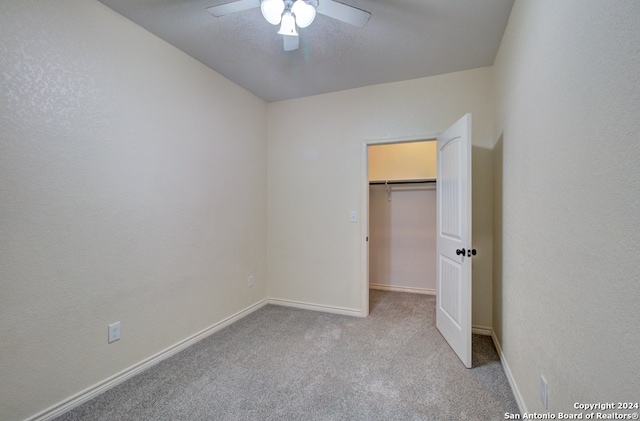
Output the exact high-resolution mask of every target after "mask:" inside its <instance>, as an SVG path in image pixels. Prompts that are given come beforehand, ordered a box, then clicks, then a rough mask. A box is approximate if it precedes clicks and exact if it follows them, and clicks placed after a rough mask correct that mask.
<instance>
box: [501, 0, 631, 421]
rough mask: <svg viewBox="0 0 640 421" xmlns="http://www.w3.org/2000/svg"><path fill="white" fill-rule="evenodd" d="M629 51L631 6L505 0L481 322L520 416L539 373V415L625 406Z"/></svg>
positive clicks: (533, 395) (533, 403)
mask: <svg viewBox="0 0 640 421" xmlns="http://www.w3.org/2000/svg"><path fill="white" fill-rule="evenodd" d="M639 45H640V3H639V2H637V1H635V0H631V1H608V2H602V1H598V0H591V1H584V0H580V1H577V0H575V1H562V2H558V1H518V2H516V4H515V6H514V8H513V11H512V14H511V18H510V20H509V25H508V27H507V31H506V33H505V36H504V38H503V40H502V45H501V47H500V50H499V53H498V57H497V59H496V63H495V86H496V92H497V95H496V98H497V101H496V102H497V113H496V116H497V118H496V132H495V136H494V139H495V141H496V142H497V144H496V155H495V157H496V160H495V163H496V165H498V166H500V168H496V170H495V172H494V174H495V175H496V180H495V182H496V188H495V191H496V193H500V192H501V197H500V198H499V200H496V204H497V205H501V208H500V209H497V210H496V211H497V212H496V222H497V223H496V231H495V233H496V250H497V251H501V253H500V254H501V255H500V256H499V258H498V259H496V262H497V264H499V265H500V267H499V268H496V270H495V273H496V275H498V276H497V277H496V282H497V283H498V284H499V286H498V287H495V288H494V291H495V292H497V293H500V295H501V296H500V297H498V298H497V299H494V303H495V304H496V307H495V308H494V320H495V321H496V323H495V324H494V325H495V326H496V327H499V329H496V333H497V334H498V336H499V339H500V342H501V346H502V350H503V352H504V357H505V361H506V362H507V364H508V366H509V368H510V371H511V374H512V375H513V378H514V380H515V382H516V384H517V388H518V390H519V393H520V395H521V398H522V400H523V403H524V405H525V407H526V409H527V410H528V411H530V412H532V411H538V412H541V411H542V410H543V408H542V405H541V403H540V398H539V384H540V375H541V374H544V376H545V377H546V379H547V381H548V388H549V411H550V412H554V413H557V412H559V411H562V412H579V411H575V410H574V407H573V405H574V403H575V402H583V403H598V402H626V401H632V402H637V401H638V390H640V376H639V375H638V368H640V330H639V329H638V326H640V311H638V303H639V302H640V288H639V284H638V255H639V254H640V246H639V244H640V241H639V240H640V224H639V223H638V216H639V212H638V210H639V209H640V183H639V181H638V180H640V165H638V162H640V141H639V140H640V53H639V51H640V50H639V49H638V46H639ZM545 412H546V411H545ZM619 412H621V411H619Z"/></svg>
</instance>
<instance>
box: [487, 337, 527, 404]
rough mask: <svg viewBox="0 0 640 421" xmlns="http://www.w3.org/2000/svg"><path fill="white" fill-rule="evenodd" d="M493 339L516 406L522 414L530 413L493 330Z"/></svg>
mask: <svg viewBox="0 0 640 421" xmlns="http://www.w3.org/2000/svg"><path fill="white" fill-rule="evenodd" d="M491 338H492V339H493V344H494V345H495V347H496V350H497V351H498V355H499V356H500V363H501V364H502V369H503V370H504V375H505V376H506V377H507V381H508V382H509V386H511V391H512V392H513V397H514V398H515V400H516V404H518V410H520V414H525V413H528V411H527V407H526V406H525V405H524V400H523V399H522V395H521V394H520V390H519V389H518V385H517V384H516V380H515V379H514V378H513V374H511V370H510V369H509V364H507V360H506V358H505V356H504V354H503V353H502V346H501V345H500V342H499V341H498V338H497V337H496V334H495V332H494V331H493V329H492V330H491Z"/></svg>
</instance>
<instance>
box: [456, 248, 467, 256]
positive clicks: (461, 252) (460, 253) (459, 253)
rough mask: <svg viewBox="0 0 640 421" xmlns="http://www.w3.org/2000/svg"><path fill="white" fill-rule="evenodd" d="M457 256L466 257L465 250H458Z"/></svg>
mask: <svg viewBox="0 0 640 421" xmlns="http://www.w3.org/2000/svg"><path fill="white" fill-rule="evenodd" d="M456 254H457V255H458V256H460V255H463V256H466V254H465V250H464V249H456Z"/></svg>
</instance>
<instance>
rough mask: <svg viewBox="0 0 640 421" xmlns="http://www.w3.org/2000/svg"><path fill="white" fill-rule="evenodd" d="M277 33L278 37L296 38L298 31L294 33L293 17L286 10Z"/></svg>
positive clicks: (294, 22)
mask: <svg viewBox="0 0 640 421" xmlns="http://www.w3.org/2000/svg"><path fill="white" fill-rule="evenodd" d="M278 33H279V34H280V35H289V36H294V37H297V36H298V31H296V19H295V18H294V17H293V14H292V13H291V11H289V10H286V11H285V12H284V14H283V15H282V25H281V26H280V30H279V31H278Z"/></svg>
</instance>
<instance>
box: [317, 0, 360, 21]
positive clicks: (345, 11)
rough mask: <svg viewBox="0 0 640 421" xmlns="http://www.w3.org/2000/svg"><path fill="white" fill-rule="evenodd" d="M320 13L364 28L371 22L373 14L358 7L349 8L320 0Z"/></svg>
mask: <svg viewBox="0 0 640 421" xmlns="http://www.w3.org/2000/svg"><path fill="white" fill-rule="evenodd" d="M316 11H317V12H318V13H322V14H323V15H325V16H329V17H330V18H334V19H338V20H341V21H342V22H345V23H348V24H351V25H354V26H357V27H360V28H362V27H363V26H365V25H366V24H367V22H369V18H370V17H371V13H369V12H367V11H366V10H362V9H358V8H357V7H353V6H349V5H346V4H344V3H340V2H337V1H335V0H318V7H317V8H316Z"/></svg>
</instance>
